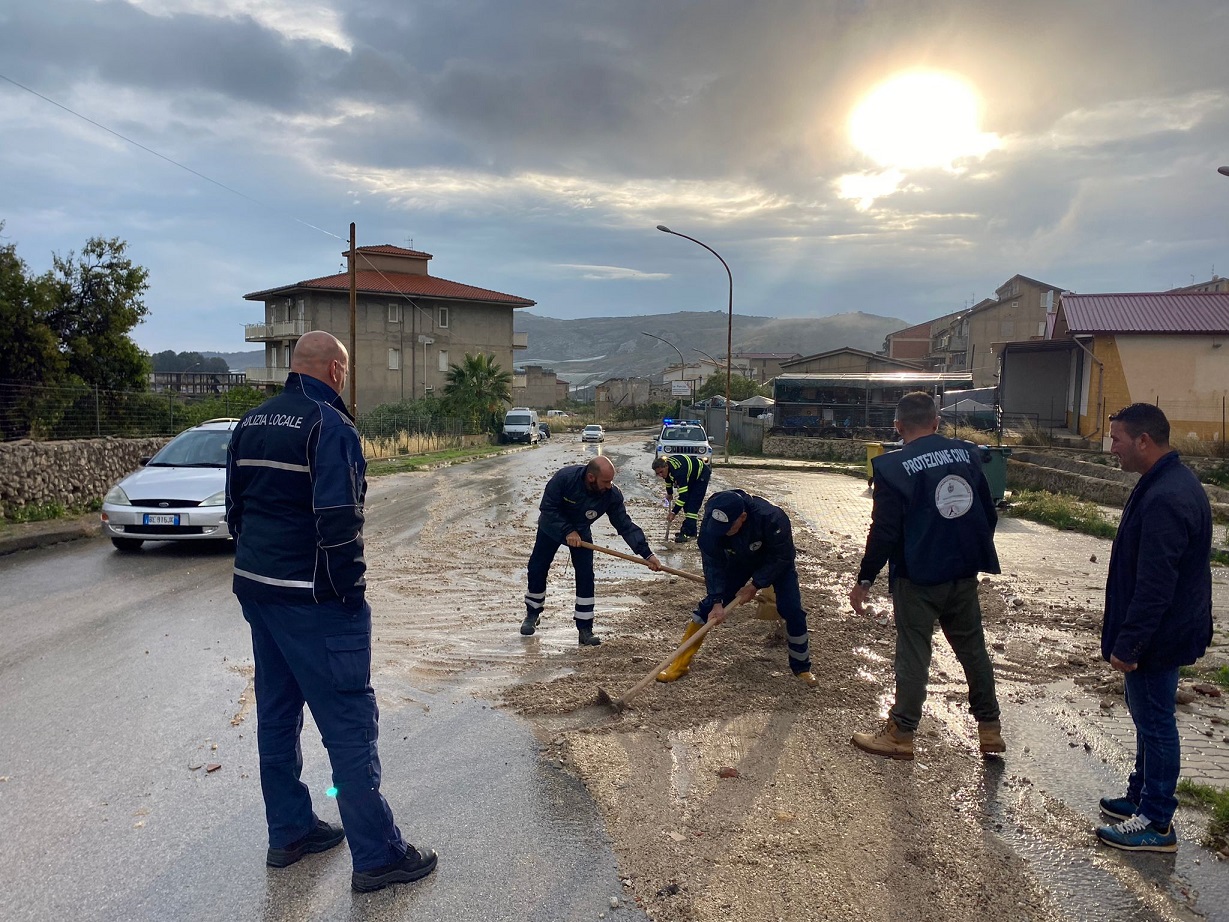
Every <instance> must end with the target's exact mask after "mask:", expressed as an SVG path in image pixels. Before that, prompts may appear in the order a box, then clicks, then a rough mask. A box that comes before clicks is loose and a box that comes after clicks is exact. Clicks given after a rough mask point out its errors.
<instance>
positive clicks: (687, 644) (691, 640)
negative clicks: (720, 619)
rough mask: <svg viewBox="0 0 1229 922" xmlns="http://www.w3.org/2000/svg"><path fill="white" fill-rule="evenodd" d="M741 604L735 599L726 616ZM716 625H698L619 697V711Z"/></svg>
mask: <svg viewBox="0 0 1229 922" xmlns="http://www.w3.org/2000/svg"><path fill="white" fill-rule="evenodd" d="M741 604H742V602H739V601H738V600H737V599H735V600H734V604H732V605H727V606H726V609H725V610H726V613H727V614H728V613H729V612H732V611H733V610H734V609H736V608H737V607H738V606H739V605H741ZM716 624H717V622H715V621H705V622H704V623H703V624H702V625H700V630H698V631H696V632H695V633H694V634H692V635H691V636H690V637H688V638H687V639H686V640H684V641H683V642H682V643H681V644H679V647H678V649H677V650H675V651H674V652H673V653H671V654H670V655H669V656H667V657H666V658H665V659H664V660H662V661H661V662H660V663H659V664H658V665H657V666H656V668H654V670H653V671H652V672H650V673H649V674H648V675H646V676H645V677H644V678H643V679H641V680H640V681H639V682H637V683H636V684H635V685H633V686H632V687H631V688H630V689H629V690H628V691H627V693H626V694H624V695H623V697H621V698H620V699H619V700H618V702H617V704H618V705H619V707H620V709H622V708H624V707H626V706H627V703H628V702H629V701H631V700H632V699H633V698H635V697H636V696H637V695H638V694H640V693H641V692H642V691H644V690H645V688H647V687H648V685H649V684H650V683H651V682H652V681H653V680H654V679H656V678H657V673H659V672H661V671H662V670H663V669H665V668H666V667H667V666H669V665H670V664H671V663H673V662H674V661H675V660H676V659H678V657H679V656H680V655H681V654H683V653H686V652H687V651H688V650H690V649H691V648H692V647H695V646H699V644H700V641H702V640H703V639H704V635H705V634H707V633H708V632H709V630H710V629H711V628H713V627H715V626H716Z"/></svg>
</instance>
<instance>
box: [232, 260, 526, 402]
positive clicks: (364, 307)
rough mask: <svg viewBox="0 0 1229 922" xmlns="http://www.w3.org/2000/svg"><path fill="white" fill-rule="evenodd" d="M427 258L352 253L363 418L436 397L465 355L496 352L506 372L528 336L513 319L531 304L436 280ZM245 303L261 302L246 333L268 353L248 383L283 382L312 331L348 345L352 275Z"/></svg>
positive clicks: (257, 294) (280, 289)
mask: <svg viewBox="0 0 1229 922" xmlns="http://www.w3.org/2000/svg"><path fill="white" fill-rule="evenodd" d="M346 255H347V254H346V253H344V252H343V253H342V256H343V257H345V256H346ZM432 258H433V257H432V255H431V254H430V253H424V252H422V251H419V250H411V249H406V248H404V247H398V246H393V245H391V244H383V245H380V246H366V247H357V248H356V250H355V282H356V285H355V287H356V290H357V306H356V309H355V345H354V349H353V355H352V356H351V360H352V365H353V370H352V373H353V374H354V376H355V391H356V396H357V402H358V411H359V412H360V413H362V412H366V411H368V410H371V409H373V408H375V407H377V406H379V405H380V404H383V403H395V402H398V401H402V400H414V399H418V398H420V397H424V396H426V395H428V394H440V393H442V392H443V389H444V385H445V383H446V382H447V375H448V368H449V366H450V365H453V364H460V363H461V361H462V360H463V358H464V356H465V355H466V353H469V354H471V355H476V354H478V353H485V354H489V355H493V356H494V357H495V361H496V362H497V363H498V364H499V365H500V367H501V368H503V369H504V370H505V371H507V372H509V373H511V372H512V370H513V368H512V366H513V356H514V352H515V350H518V349H524V348H526V347H527V346H528V339H527V335H526V334H524V333H519V334H518V333H514V332H513V314H514V312H515V311H517V310H519V309H521V308H526V307H532V306H533V305H534V303H535V302H533V301H531V300H529V299H528V298H521V297H518V296H516V295H511V294H506V293H504V292H502V291H492V290H490V289H487V288H479V287H477V286H475V285H467V284H464V283H462V282H454V281H450V280H449V279H444V278H438V277H436V276H433V275H431V274H430V273H429V272H428V270H427V263H428V261H429V260H431V259H432ZM243 297H244V299H245V300H248V301H259V302H262V303H263V304H264V320H263V322H260V323H249V324H247V325H246V329H245V339H246V340H247V341H248V342H253V343H256V342H258V343H263V344H264V347H265V363H264V365H263V366H262V367H259V368H249V369H248V370H247V380H248V382H249V383H250V384H253V385H257V386H260V385H274V384H281V383H283V382H284V381H285V380H286V375H287V373H288V372H289V370H290V359H291V356H292V355H293V354H294V344H295V343H296V342H297V341H298V338H299V337H300V336H302V335H303V334H304V333H306V332H308V331H309V330H325V331H327V332H329V333H332V334H333V335H334V336H336V337H337V338H338V339H340V340H341V341H342V342H343V343H346V344H347V345H348V344H349V341H350V276H349V273H348V272H339V273H337V274H335V275H325V276H321V277H319V278H314V279H307V280H305V281H301V282H293V283H291V284H288V285H279V286H277V287H274V288H266V289H264V290H263V291H254V292H251V293H250V294H246V295H244V296H243Z"/></svg>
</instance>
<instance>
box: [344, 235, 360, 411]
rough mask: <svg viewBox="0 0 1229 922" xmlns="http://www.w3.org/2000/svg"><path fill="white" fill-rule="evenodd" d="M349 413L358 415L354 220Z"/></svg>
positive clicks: (356, 282)
mask: <svg viewBox="0 0 1229 922" xmlns="http://www.w3.org/2000/svg"><path fill="white" fill-rule="evenodd" d="M346 255H347V256H348V257H349V261H350V415H351V416H355V417H357V416H358V397H357V395H356V385H355V382H356V381H358V358H357V356H355V354H354V326H355V324H354V315H355V314H356V313H357V312H358V278H357V276H356V274H355V266H354V263H355V259H354V255H355V254H354V222H353V221H351V222H350V252H349V253H347V254H346Z"/></svg>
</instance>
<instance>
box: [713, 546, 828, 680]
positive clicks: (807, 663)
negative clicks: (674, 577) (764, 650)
mask: <svg viewBox="0 0 1229 922" xmlns="http://www.w3.org/2000/svg"><path fill="white" fill-rule="evenodd" d="M751 573H752V571H751V570H744V569H742V568H740V567H731V568H730V569H728V570H726V573H725V579H726V583H725V585H726V588H725V592H723V593H722V595H721V604H722V605H729V604H730V602H732V601H733V600H734V596H736V595H737V594H738V590H739V589H741V588H742V587H743V586H745V585H747V582H748V581H749V580H750V579H751ZM772 588H773V590H774V591H775V592H776V594H777V611H778V612H779V613H780V614H781V617H782V618H784V619H785V634H786V637H785V643H786V646H787V647H788V648H789V669H790V672H792V673H793V674H794V675H798V673H800V672H810V671H811V643H810V636H809V635H808V634H807V613H806V610H805V609H804V608H803V607H802V591H801V590H800V589H799V588H798V571H797V570H795V569H794V568H793V567H790V568H789V570H788V571H786V572H785V573H783V574H781V576H779V577H777V581H776V582H774V583H773V584H772ZM708 613H709V609H706V608H705V607H704V606H703V605H701V606H700V607H699V608H697V609H696V610H695V613H694V614H693V615H692V619H693V620H695V621H698V622H699V623H700V624H704V623H705V622H706V621H708Z"/></svg>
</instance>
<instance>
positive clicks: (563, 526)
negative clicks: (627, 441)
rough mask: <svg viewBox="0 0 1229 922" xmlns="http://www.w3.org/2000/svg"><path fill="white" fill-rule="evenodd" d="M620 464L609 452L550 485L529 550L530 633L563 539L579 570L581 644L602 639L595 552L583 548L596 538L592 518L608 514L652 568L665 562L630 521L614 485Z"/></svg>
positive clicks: (524, 627)
mask: <svg viewBox="0 0 1229 922" xmlns="http://www.w3.org/2000/svg"><path fill="white" fill-rule="evenodd" d="M614 478H615V467H614V464H613V463H611V461H610V459H609V458H607V457H604V456H599V457H597V458H594V459H593V460H592V461H590V462H589V463H588V464H573V465H569V466H568V467H565V468H562V469H560V470H559V471H558V472H557V473H556V474H555V476H553V477H552V478H551V479H550V482H549V483H547V484H546V490H545V491H543V493H542V502H541V504H539V506H538V508H539V509H541V510H542V514H541V515H540V516H538V536H537V538H536V540H535V541H534V545H533V553H532V554H530V555H529V587H528V589H527V591H526V592H525V620H524V621H522V622H521V633H522V634H524V635H525V636H527V637H528V636H529V635H531V634H533V633H534V631H536V630H537V628H538V622H539V621H541V619H542V605H543V604H544V602H545V601H546V576H547V574H548V573H549V572H550V565H551V562H552V561H553V560H554V559H555V552H556V551H558V550H559V548H560V547H562V546H563V545H564V544H566V545H567V546H568V550H569V551H570V552H571V554H572V567H573V569H575V570H576V613H575V616H574V617H575V620H576V630H577V633H578V634H579V638H580V644H581V645H582V646H596V645H597V644H600V643H601V642H602V639H601V638H600V637H598V636H597V635H596V634H594V633H593V606H594V603H595V601H596V600H595V598H594V591H595V589H594V579H593V551H592V550H590V549H589V548H586V547H581V543H582V542H588V543H590V544H591V543H592V542H593V531H592V526H593V523H594V522H595V521H596V520H597V519H599V518H601V517H602V516H603V515H604V516H606V517H607V518H608V519H610V524H611V525H613V526H614V527H615V531H617V532H618V533H619V535H620V536H621V537H622V538H623V540H624V541H626V542H627V546H628V547H630V548H631V549H632V550H633V551H635V552H636V553H637V554H639V555H640V556H641V557H643V558H644V559H645V560H646V561H647V562H648V565H649V569H650V570H654V571H657V570H660V569H661V561H660V560H658V559H657V555H656V554H654V553H653V551H652V549H651V548H650V547H649V542H648V541H646V540H645V537H644V532H643V531H641V530H640V528H639V526H638V525H636V523H635V522H633V521H632V520H631V517H630V516H628V514H627V507H626V506H625V505H624V503H623V494H622V492H620V490H619V488H618V487H616V486H615V485H614Z"/></svg>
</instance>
